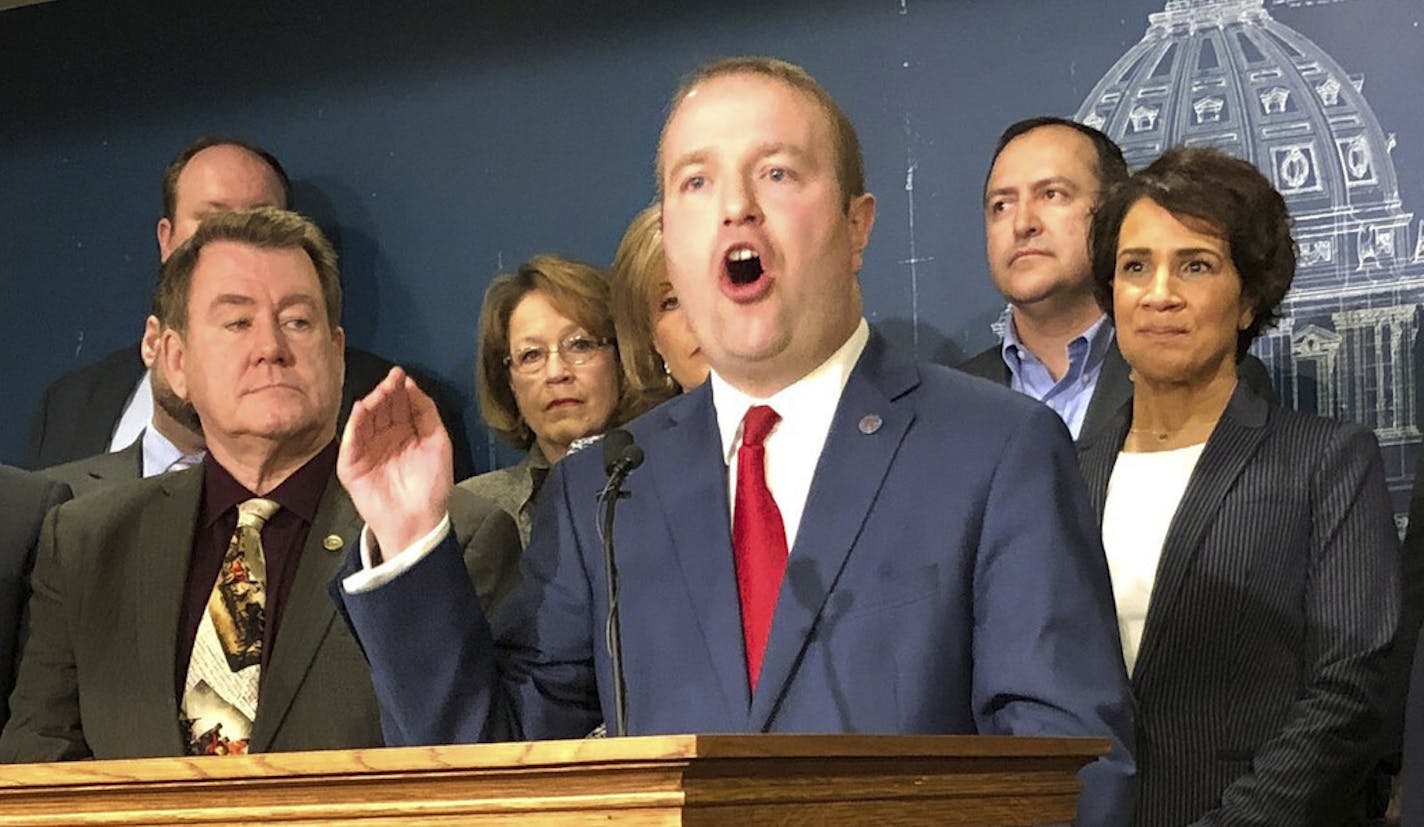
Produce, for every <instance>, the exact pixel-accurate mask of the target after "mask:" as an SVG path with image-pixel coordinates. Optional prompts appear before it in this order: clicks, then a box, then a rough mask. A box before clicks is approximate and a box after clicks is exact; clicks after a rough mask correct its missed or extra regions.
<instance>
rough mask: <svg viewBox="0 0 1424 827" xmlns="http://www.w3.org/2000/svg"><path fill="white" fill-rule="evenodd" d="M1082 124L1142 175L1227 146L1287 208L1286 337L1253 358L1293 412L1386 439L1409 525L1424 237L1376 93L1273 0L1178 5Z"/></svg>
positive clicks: (1154, 18) (1176, 0) (1098, 92)
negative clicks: (1376, 107)
mask: <svg viewBox="0 0 1424 827" xmlns="http://www.w3.org/2000/svg"><path fill="white" fill-rule="evenodd" d="M1076 117H1077V119H1078V120H1080V121H1082V122H1083V123H1087V124H1089V125H1092V126H1095V127H1097V128H1099V129H1102V130H1103V131H1104V132H1106V133H1107V134H1108V135H1110V136H1112V137H1113V138H1114V139H1115V140H1116V141H1117V142H1118V143H1119V144H1120V145H1121V146H1122V149H1123V153H1124V154H1125V155H1126V156H1127V160H1128V163H1129V164H1131V165H1132V166H1133V167H1134V168H1137V167H1140V166H1142V165H1145V164H1147V163H1148V162H1150V161H1151V160H1152V159H1154V158H1156V157H1157V155H1159V154H1160V153H1161V152H1162V151H1163V150H1164V149H1166V148H1167V147H1170V146H1173V145H1175V144H1179V143H1185V144H1195V145H1207V146H1214V147H1218V148H1220V149H1223V150H1225V151H1227V152H1230V153H1232V154H1233V155H1237V156H1239V157H1242V158H1246V159H1249V160H1250V161H1252V162H1253V163H1254V164H1255V165H1256V166H1257V167H1259V168H1260V169H1261V170H1262V171H1263V172H1264V173H1265V174H1266V176H1267V177H1268V178H1269V179H1270V180H1271V181H1272V182H1273V183H1274V184H1275V186H1276V188H1277V189H1279V190H1280V191H1281V193H1282V195H1284V196H1285V199H1286V203H1287V204H1288V205H1289V206H1290V209H1291V214H1292V216H1293V217H1294V220H1295V239H1296V243H1297V245H1298V248H1299V267H1298V269H1297V271H1296V278H1295V283H1294V287H1293V289H1292V291H1291V293H1290V295H1289V296H1288V297H1287V298H1286V302H1285V305H1284V307H1283V318H1282V320H1281V323H1280V325H1279V326H1278V327H1277V328H1276V329H1275V330H1273V331H1269V332H1268V333H1267V334H1266V335H1264V336H1263V337H1262V338H1261V340H1260V341H1258V342H1257V344H1256V347H1255V348H1254V349H1253V350H1254V352H1255V353H1256V354H1257V355H1258V356H1260V357H1261V359H1262V361H1264V362H1265V363H1266V365H1267V367H1268V368H1270V370H1271V373H1272V375H1273V376H1274V378H1275V385H1276V392H1277V394H1278V395H1279V398H1280V401H1281V403H1282V404H1284V405H1287V406H1291V407H1294V408H1296V409H1298V410H1303V411H1312V412H1317V413H1321V414H1325V415H1329V416H1337V417H1340V418H1342V419H1347V420H1351V421H1354V422H1360V423H1364V424H1367V425H1369V426H1370V427H1372V428H1374V430H1375V433H1376V434H1377V435H1378V437H1379V440H1380V445H1381V447H1382V448H1383V450H1384V458H1385V465H1386V473H1387V474H1388V476H1389V483H1390V489H1391V491H1392V493H1393V495H1394V499H1395V511H1396V513H1397V515H1398V516H1397V518H1396V519H1397V520H1398V521H1400V523H1401V527H1402V521H1403V519H1404V517H1405V514H1406V512H1407V509H1408V498H1409V491H1410V486H1411V484H1412V482H1413V476H1414V468H1415V462H1416V460H1417V457H1418V451H1419V443H1420V432H1419V428H1418V421H1419V420H1418V417H1419V410H1418V408H1419V403H1418V395H1417V387H1416V386H1417V383H1416V378H1415V377H1416V372H1415V371H1416V362H1417V358H1416V340H1417V339H1418V337H1419V335H1420V318H1419V317H1420V312H1421V310H1420V308H1421V304H1424V225H1421V226H1420V228H1419V229H1417V230H1413V231H1412V224H1413V213H1411V212H1409V211H1407V210H1406V209H1405V208H1404V205H1403V204H1401V203H1400V196H1399V186H1398V182H1397V180H1396V177H1395V169H1394V163H1393V161H1392V159H1391V157H1390V152H1391V150H1392V149H1393V148H1394V145H1395V137H1394V136H1393V135H1392V134H1389V133H1387V132H1385V131H1384V130H1383V129H1382V128H1381V126H1380V124H1379V121H1378V119H1377V118H1376V117H1375V115H1374V113H1373V111H1372V110H1371V108H1370V105H1369V102H1368V101H1367V100H1366V95H1365V85H1364V79H1363V78H1362V77H1359V76H1352V75H1350V74H1349V73H1347V72H1346V71H1345V69H1344V68H1343V67H1341V66H1340V65H1339V64H1338V63H1337V62H1336V61H1335V60H1334V59H1333V58H1331V57H1330V55H1328V54H1326V53H1325V51H1324V50H1323V49H1321V47H1320V46H1318V45H1317V44H1315V43H1314V42H1312V41H1310V40H1309V39H1307V38H1305V37H1304V36H1302V35H1301V34H1299V33H1298V32H1296V31H1294V30H1292V29H1290V28H1289V27H1287V26H1285V25H1282V24H1281V23H1280V22H1278V21H1277V20H1275V19H1274V18H1272V17H1271V15H1270V14H1269V12H1267V10H1266V9H1265V7H1264V3H1263V0H1171V1H1170V2H1168V3H1167V4H1166V7H1165V8H1164V9H1163V10H1162V11H1161V12H1158V13H1155V14H1151V15H1149V16H1148V26H1147V32H1146V34H1144V35H1143V37H1142V40H1141V41H1140V42H1138V43H1137V44H1136V45H1135V46H1133V47H1132V48H1131V49H1129V50H1128V51H1127V53H1126V54H1124V55H1123V56H1122V58H1121V59H1119V60H1118V61H1117V63H1116V64H1114V65H1113V67H1112V68H1111V69H1109V70H1108V72H1107V73H1106V74H1105V75H1104V76H1103V78H1102V79H1101V80H1100V81H1099V82H1098V84H1097V85H1096V86H1095V87H1094V89H1093V90H1092V92H1091V93H1090V94H1089V95H1088V97H1087V98H1086V99H1085V100H1084V101H1083V104H1082V106H1081V107H1080V108H1079V110H1078V112H1077V115H1076Z"/></svg>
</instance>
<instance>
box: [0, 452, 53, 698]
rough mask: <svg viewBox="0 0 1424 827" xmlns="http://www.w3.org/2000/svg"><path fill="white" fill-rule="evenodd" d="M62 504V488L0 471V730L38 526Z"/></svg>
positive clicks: (21, 473) (20, 638)
mask: <svg viewBox="0 0 1424 827" xmlns="http://www.w3.org/2000/svg"><path fill="white" fill-rule="evenodd" d="M67 499H69V489H68V488H66V487H65V486H64V484H63V483H58V482H51V481H49V480H46V479H45V478H43V477H41V476H39V475H38V474H31V473H29V472H28V471H21V470H20V469H18V468H11V467H9V466H7V465H0V726H4V725H5V721H6V720H8V719H9V717H10V705H9V701H10V690H11V689H13V688H14V686H15V666H16V664H17V663H18V661H19V659H20V648H21V646H22V644H23V642H24V637H25V630H24V624H23V619H24V608H25V600H26V599H27V598H28V597H29V595H30V569H31V568H33V567H34V562H35V543H36V541H37V540H38V539H39V536H40V523H41V522H43V521H44V516H45V513H46V512H48V511H49V510H50V508H52V507H54V506H56V505H58V504H59V503H62V502H64V501H65V500H67Z"/></svg>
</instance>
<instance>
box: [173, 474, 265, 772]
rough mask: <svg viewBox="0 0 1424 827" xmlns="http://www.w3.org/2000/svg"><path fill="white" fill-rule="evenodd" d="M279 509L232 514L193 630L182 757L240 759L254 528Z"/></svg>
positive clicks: (249, 676) (248, 702)
mask: <svg viewBox="0 0 1424 827" xmlns="http://www.w3.org/2000/svg"><path fill="white" fill-rule="evenodd" d="M279 508H281V506H280V505H278V504H277V503H275V502H273V501H271V500H264V499H262V498H261V497H254V498H253V499H250V500H248V501H246V502H244V503H242V504H241V505H239V506H238V507H237V530H236V531H234V532H233V535H232V541H231V542H229V543H228V546H227V553H226V554H224V555H223V561H222V568H220V569H219V570H218V579H217V582H216V583H215V584H214V585H213V591H212V594H211V595H209V597H208V608H207V611H206V612H204V613H203V619H202V621H201V622H200V623H199V624H198V637H197V639H195V640H194V641H193V655H192V658H191V659H190V660H189V661H188V677H187V679H186V680H185V681H184V683H183V709H182V711H181V713H180V715H179V720H180V723H181V724H182V727H183V737H184V740H185V741H186V742H187V750H188V754H189V755H242V754H244V753H246V752H247V739H248V737H249V736H250V735H251V734H252V722H253V721H254V720H255V719H256V718H257V689H258V685H259V684H260V683H261V678H262V631H263V625H264V613H265V609H266V605H267V561H266V558H265V557H264V556H263V554H262V526H263V525H265V524H266V523H267V521H268V520H269V519H271V518H272V515H273V514H275V513H277V509H279Z"/></svg>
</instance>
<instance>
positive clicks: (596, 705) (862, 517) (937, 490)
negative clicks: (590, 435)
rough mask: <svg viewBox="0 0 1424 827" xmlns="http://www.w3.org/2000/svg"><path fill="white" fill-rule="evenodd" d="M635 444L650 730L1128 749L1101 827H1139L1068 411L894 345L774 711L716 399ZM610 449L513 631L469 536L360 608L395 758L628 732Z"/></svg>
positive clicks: (844, 435) (790, 598)
mask: <svg viewBox="0 0 1424 827" xmlns="http://www.w3.org/2000/svg"><path fill="white" fill-rule="evenodd" d="M867 417H879V423H880V424H879V427H878V428H876V429H872V428H870V427H862V423H869V422H873V421H874V420H867V419H866V418H867ZM630 430H631V431H632V432H633V434H634V435H635V437H636V439H637V441H638V443H639V444H640V445H641V446H642V447H643V449H644V451H645V452H646V454H647V461H646V462H645V464H644V465H643V467H641V468H639V469H638V470H636V471H635V472H633V474H632V476H631V477H630V478H629V479H628V483H627V485H626V490H627V491H628V494H629V496H628V497H627V499H625V500H624V501H623V502H622V504H621V505H620V506H619V512H618V520H617V524H616V527H615V531H614V533H615V539H616V544H617V550H618V567H619V579H620V583H621V587H622V594H621V609H622V624H623V640H624V659H625V669H626V674H627V698H628V728H629V731H630V733H632V734H656V733H672V732H867V733H875V732H880V733H985V734H1014V735H1064V736H1068V735H1083V736H1103V737H1110V738H1112V739H1113V742H1114V752H1113V754H1112V755H1111V756H1110V757H1109V758H1107V759H1103V760H1100V761H1098V762H1096V763H1095V764H1094V765H1091V766H1090V767H1088V768H1087V769H1085V770H1084V772H1083V776H1082V777H1083V780H1084V783H1085V791H1084V795H1083V799H1082V802H1083V803H1082V810H1081V812H1082V817H1081V818H1080V823H1082V824H1127V823H1128V819H1129V817H1130V812H1131V803H1132V802H1131V796H1132V775H1133V765H1132V759H1131V757H1130V755H1129V754H1128V752H1127V749H1126V746H1125V745H1126V744H1130V743H1132V737H1133V736H1132V718H1131V701H1130V695H1129V690H1128V684H1127V679H1126V674H1125V670H1124V667H1123V661H1122V654H1121V649H1120V645H1119V642H1118V635H1117V620H1116V615H1115V613H1114V608H1113V602H1112V592H1111V588H1110V586H1109V581H1108V571H1107V565H1106V563H1105V561H1104V557H1103V552H1102V547H1101V543H1100V540H1099V537H1098V532H1097V526H1096V520H1095V519H1094V517H1093V512H1092V509H1091V507H1090V505H1089V501H1088V498H1087V493H1086V488H1085V485H1084V482H1083V479H1082V476H1081V474H1080V472H1079V470H1078V464H1077V459H1076V456H1075V453H1074V449H1073V444H1072V442H1071V441H1070V439H1069V437H1068V432H1067V429H1066V428H1064V426H1063V424H1062V422H1061V421H1060V420H1059V419H1058V417H1057V416H1056V415H1055V414H1054V413H1053V412H1052V411H1050V410H1049V409H1048V408H1046V407H1044V406H1042V405H1039V404H1037V403H1035V402H1033V401H1031V400H1029V399H1027V398H1026V397H1023V396H1020V395H1019V394H1015V393H1013V392H1011V391H1008V390H1006V389H1004V388H1000V387H996V386H994V385H992V384H991V383H989V382H986V381H983V380H979V379H975V378H972V377H970V376H967V375H965V374H963V373H960V372H958V371H953V370H950V369H947V368H943V367H938V366H919V365H916V364H914V363H913V362H911V361H910V360H909V359H907V358H905V357H904V356H903V355H902V354H898V353H895V352H893V351H892V350H891V349H890V348H889V347H888V346H887V345H886V343H885V341H884V340H883V339H882V338H881V337H879V335H877V334H872V336H871V339H870V343H869V344H868V346H867V347H866V350H865V353H864V354H863V356H862V357H861V360H860V362H859V363H858V365H857V366H856V368H855V370H854V371H853V372H852V374H851V377H850V380H849V382H848V384H847V385H846V389H845V391H844V393H843V394H842V396H841V400H840V403H839V406H838V408H837V410H836V414H835V419H834V421H833V423H832V425H831V430H830V434H829V435H828V437H827V441H826V446H825V448H824V450H823V451H822V454H821V457H820V461H819V464H818V466H817V468H816V473H815V478H814V480H813V482H812V486H811V491H810V495H809V498H808V500H807V503H806V509H805V512H804V516H803V517H802V521H801V525H800V528H799V530H798V533H797V537H796V543H795V546H794V547H793V548H792V550H791V554H790V560H789V563H788V566H787V570H786V575H785V579H784V581H783V584H782V589H781V594H780V596H779V598H778V603H777V607H776V613H775V616H774V619H773V621H772V629H771V637H770V641H769V643H768V645H767V649H766V653H765V660H764V663H763V666H762V672H761V676H760V679H759V682H758V684H757V690H756V692H755V693H751V692H749V690H748V685H747V679H746V666H745V660H744V653H743V644H742V630H741V618H740V614H739V608H738V596H737V584H736V577H735V573H734V570H733V562H732V552H731V537H730V529H729V512H728V503H727V482H726V466H725V463H724V461H723V453H722V448H721V440H720V437H719V435H718V431H717V424H716V414H715V412H714V408H713V404H712V392H711V389H710V384H704V385H703V386H702V387H701V388H699V389H697V390H695V391H693V392H691V393H689V394H686V395H685V396H682V397H680V398H677V399H674V400H671V401H670V402H668V403H665V404H664V405H662V406H660V407H658V408H656V409H655V410H653V411H651V412H650V413H648V414H646V415H645V416H643V417H641V418H640V419H638V420H637V421H635V422H634V423H633V424H632V425H631V426H630ZM867 430H870V431H872V432H871V433H865V431H867ZM599 453H600V452H598V451H596V450H593V451H587V452H582V453H575V454H573V455H571V456H569V457H568V458H566V459H565V460H564V461H563V462H561V463H559V464H558V465H557V466H555V468H554V470H553V472H551V474H550V476H549V479H548V481H547V482H546V483H545V486H544V489H543V492H542V493H541V495H540V503H539V511H538V513H537V515H536V518H535V523H534V525H535V528H534V533H533V537H532V539H531V543H530V546H529V548H528V550H527V551H526V552H525V557H524V561H523V563H524V571H523V575H524V582H523V583H522V585H521V587H520V591H519V592H517V593H516V595H515V596H514V597H513V598H512V599H511V600H510V601H508V602H507V603H506V604H505V605H504V606H503V607H501V611H499V612H498V613H496V614H495V616H494V617H492V618H491V619H490V622H489V623H488V624H486V622H485V619H484V616H483V612H482V611H481V609H480V607H479V605H478V602H477V601H476V599H475V596H474V593H473V591H472V590H471V589H470V588H469V585H468V584H469V578H468V576H465V575H464V573H463V572H464V569H463V563H462V562H461V558H460V555H459V549H458V547H456V546H455V545H454V544H453V543H452V542H451V541H449V540H448V539H447V541H446V542H445V543H444V544H443V545H442V547H441V548H439V549H437V550H436V551H435V552H433V553H432V554H431V555H430V556H429V557H427V558H425V559H424V560H422V561H421V562H420V563H418V564H417V565H416V566H415V567H413V568H412V569H411V570H410V571H408V572H406V573H405V574H403V575H401V576H400V577H398V578H396V579H395V580H394V581H392V582H391V583H389V584H387V585H385V586H382V587H380V588H378V589H376V590H374V591H372V592H369V593H365V594H358V595H349V594H344V593H343V594H342V599H343V600H344V602H345V605H346V607H347V609H348V613H349V618H350V620H351V622H352V624H353V627H354V628H355V629H356V631H357V634H358V636H359V637H360V639H361V641H362V643H363V645H364V647H365V649H366V652H367V654H368V657H369V658H370V661H371V666H372V670H373V673H374V683H375V686H376V690H377V694H378V697H379V698H380V700H381V704H382V710H383V715H384V722H385V726H386V737H387V740H388V743H391V744H425V743H448V742H461V741H484V740H500V739H542V738H576V737H581V736H583V735H585V734H586V733H588V732H589V731H590V730H591V729H593V728H594V727H595V726H596V725H597V724H598V723H599V722H600V721H603V720H605V719H607V720H609V721H612V720H613V718H614V712H613V706H612V703H613V701H612V692H611V678H610V674H611V673H610V668H609V662H608V655H607V651H606V648H605V646H604V643H603V641H604V618H605V617H606V613H607V610H608V606H607V600H606V596H605V584H604V576H603V562H602V556H601V544H600V540H599V537H598V533H597V529H596V528H595V521H596V504H595V495H596V493H597V492H598V490H599V489H600V487H601V486H602V484H603V470H602V468H601V463H600V457H599V456H598V454H599ZM348 565H350V563H348Z"/></svg>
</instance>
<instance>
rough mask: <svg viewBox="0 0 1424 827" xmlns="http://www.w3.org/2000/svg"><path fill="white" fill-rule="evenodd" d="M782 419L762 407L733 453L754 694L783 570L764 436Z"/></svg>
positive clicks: (735, 550) (782, 538)
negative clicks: (767, 471) (735, 459)
mask: <svg viewBox="0 0 1424 827" xmlns="http://www.w3.org/2000/svg"><path fill="white" fill-rule="evenodd" d="M780 419H781V417H780V416H779V415H778V414H777V413H776V411H773V410H772V409H771V408H769V407H767V406H765V405H757V406H756V407H753V408H750V409H748V410H747V415H746V417H745V418H743V419H742V447H741V448H740V449H739V450H738V451H737V502H736V507H735V508H734V509H733V511H732V555H733V559H734V560H735V561H736V564H737V591H738V593H739V594H740V595H741V598H742V638H743V639H744V641H745V642H746V647H747V682H748V683H749V684H750V685H751V688H752V691H756V684H757V676H758V675H759V674H760V673H761V658H762V654H763V653H764V652H765V651H766V639H767V637H768V636H769V635H770V633H771V616H772V613H773V612H774V611H775V610H776V594H777V592H779V591H780V590H781V575H782V574H783V573H784V572H785V571H786V555H787V552H786V527H785V526H784V525H782V523H781V509H779V508H777V507H776V500H774V499H772V496H771V490H770V489H769V488H767V487H766V447H765V445H763V443H764V442H765V441H766V435H767V434H769V433H771V429H772V428H773V427H775V426H776V423H777V422H778V421H779V420H780Z"/></svg>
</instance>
